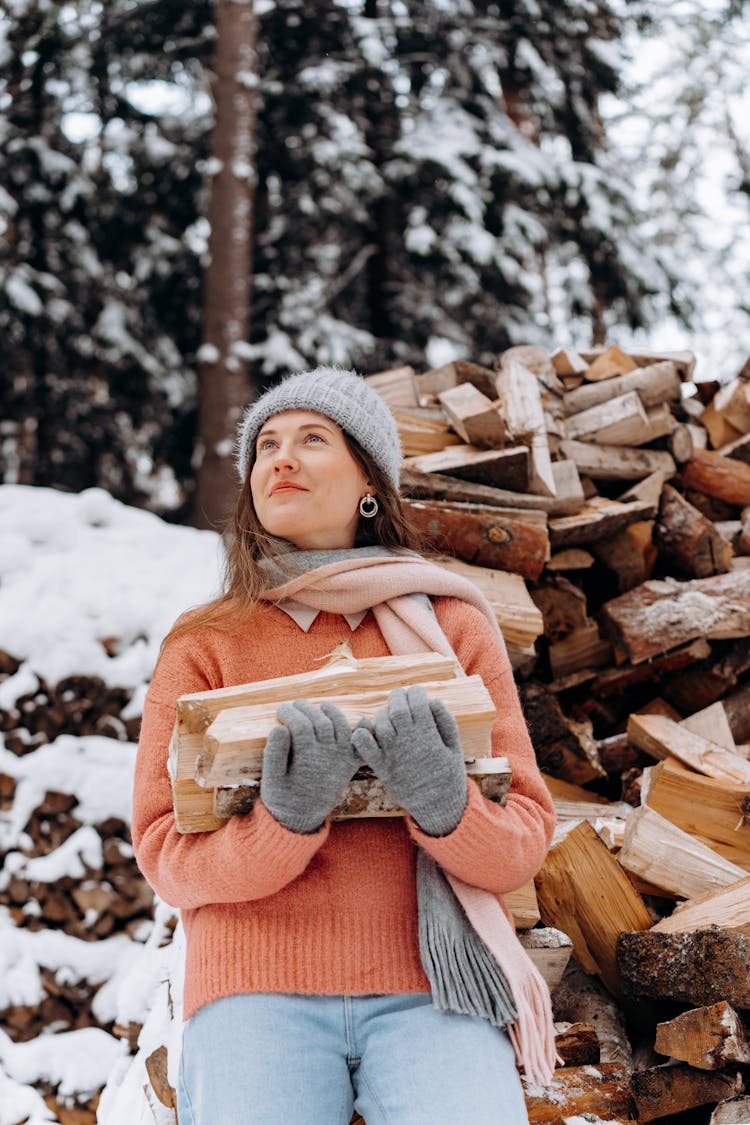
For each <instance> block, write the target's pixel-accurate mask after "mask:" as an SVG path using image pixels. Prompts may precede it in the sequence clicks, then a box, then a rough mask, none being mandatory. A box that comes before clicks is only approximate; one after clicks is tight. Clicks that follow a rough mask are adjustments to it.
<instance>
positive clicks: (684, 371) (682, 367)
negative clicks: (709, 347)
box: [581, 345, 695, 380]
mask: <svg viewBox="0 0 750 1125" xmlns="http://www.w3.org/2000/svg"><path fill="white" fill-rule="evenodd" d="M608 350H609V349H608V347H607V346H606V345H605V346H600V347H597V348H590V349H589V350H588V351H582V352H581V357H582V358H583V359H584V360H585V361H586V362H587V363H589V364H592V363H594V361H595V360H597V359H599V357H600V356H602V355H604V354H605V353H606V352H607V351H608ZM628 358H629V359H631V360H632V361H633V363H634V364H635V365H636V366H637V367H650V366H651V364H653V363H663V362H664V361H665V360H669V361H670V362H671V363H674V364H675V365H676V367H677V371H678V373H679V375H680V377H681V378H682V379H685V380H689V379H690V378H691V376H692V374H693V371H694V370H695V353H694V352H691V351H687V350H684V351H665V352H654V351H652V352H635V351H633V352H628Z"/></svg>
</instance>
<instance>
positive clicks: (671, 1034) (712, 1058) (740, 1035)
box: [654, 1000, 750, 1070]
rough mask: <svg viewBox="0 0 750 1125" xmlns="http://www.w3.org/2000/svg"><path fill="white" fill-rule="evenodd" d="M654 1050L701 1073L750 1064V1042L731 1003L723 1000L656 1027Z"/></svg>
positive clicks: (684, 1013)
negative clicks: (729, 1065) (735, 1064)
mask: <svg viewBox="0 0 750 1125" xmlns="http://www.w3.org/2000/svg"><path fill="white" fill-rule="evenodd" d="M654 1050H656V1051H658V1053H659V1054H660V1055H666V1056H667V1057H668V1058H673V1059H679V1060H680V1061H681V1062H686V1063H688V1065H689V1066H694V1067H697V1068H698V1069H699V1070H721V1068H722V1067H724V1066H726V1065H727V1063H750V1041H749V1040H748V1037H747V1033H746V1032H745V1029H744V1027H743V1026H742V1023H741V1022H740V1018H739V1016H738V1015H737V1013H736V1012H735V1010H734V1008H733V1007H732V1006H731V1004H727V1002H726V1001H725V1000H720V1001H719V1003H718V1004H710V1005H708V1006H707V1007H703V1008H691V1009H690V1010H689V1011H687V1012H683V1013H682V1014H681V1015H679V1016H676V1017H675V1018H674V1019H672V1020H665V1021H664V1022H663V1023H659V1024H657V1025H656V1040H655V1043H654Z"/></svg>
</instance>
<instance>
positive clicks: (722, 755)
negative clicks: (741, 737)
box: [628, 714, 750, 786]
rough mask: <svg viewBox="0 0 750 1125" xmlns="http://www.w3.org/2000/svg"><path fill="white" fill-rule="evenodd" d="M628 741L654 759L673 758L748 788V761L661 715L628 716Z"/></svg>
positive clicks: (696, 769) (749, 782)
mask: <svg viewBox="0 0 750 1125" xmlns="http://www.w3.org/2000/svg"><path fill="white" fill-rule="evenodd" d="M628 740H629V741H630V742H632V743H633V745H634V746H637V747H638V749H639V750H643V751H645V752H646V753H647V754H650V755H651V757H653V758H657V759H659V760H661V759H662V758H676V759H677V761H679V762H682V763H683V765H686V766H689V767H690V768H691V769H693V770H695V771H696V772H697V773H703V774H706V775H707V776H708V777H714V778H716V779H717V780H718V781H727V782H729V783H730V784H731V785H745V786H750V762H748V761H747V759H746V758H743V757H742V756H741V755H739V754H737V753H735V752H733V751H731V750H727V749H726V748H725V747H724V746H720V745H719V743H717V742H713V741H712V740H710V739H707V738H704V737H702V735H700V734H695V733H693V732H692V731H690V730H688V729H687V728H686V727H684V726H682V724H680V723H676V722H674V720H673V719H669V718H667V717H666V716H664V715H643V714H640V715H638V714H632V715H630V717H629V719H628Z"/></svg>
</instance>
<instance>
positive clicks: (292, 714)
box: [260, 699, 362, 833]
mask: <svg viewBox="0 0 750 1125" xmlns="http://www.w3.org/2000/svg"><path fill="white" fill-rule="evenodd" d="M276 717H277V718H278V720H279V722H280V723H283V724H284V725H283V726H277V727H274V728H273V730H272V731H271V733H270V734H269V736H268V740H267V742H266V745H265V749H264V751H263V774H262V777H261V780H260V795H261V798H262V800H263V804H264V805H265V806H266V808H267V809H268V811H269V812H270V813H271V815H272V816H273V817H275V818H276V820H278V821H279V823H280V824H283V825H284V827H285V828H288V829H290V831H292V832H300V833H306V832H317V830H318V829H319V828H320V827H321V825H322V824H323V822H324V820H325V819H326V817H327V816H328V814H329V813H330V812H331V810H332V809H333V807H334V805H335V804H336V802H337V800H338V798H339V796H340V794H341V791H342V789H343V788H344V786H345V785H346V784H347V782H349V781H351V779H352V777H353V776H354V774H355V773H356V772H357V769H358V768H359V766H361V765H362V763H361V761H360V760H359V758H358V757H357V755H356V754H355V752H354V750H353V748H352V732H351V728H350V727H349V722H348V720H347V719H346V717H345V716H344V715H343V714H342V712H341V711H339V709H338V707H336V706H335V705H334V704H333V703H329V702H324V703H322V704H321V705H320V707H316V706H315V705H314V704H312V703H309V702H308V701H307V700H306V699H295V701H294V703H282V705H281V706H280V707H279V709H278V711H277V712H276Z"/></svg>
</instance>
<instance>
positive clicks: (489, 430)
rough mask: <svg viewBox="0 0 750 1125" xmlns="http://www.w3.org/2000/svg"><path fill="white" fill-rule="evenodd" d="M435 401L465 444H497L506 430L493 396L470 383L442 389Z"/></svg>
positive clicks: (503, 438) (491, 446) (501, 441)
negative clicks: (438, 403)
mask: <svg viewBox="0 0 750 1125" xmlns="http://www.w3.org/2000/svg"><path fill="white" fill-rule="evenodd" d="M438 401H439V402H440V405H441V406H442V408H443V411H444V413H445V416H446V418H447V419H448V421H449V422H450V424H451V426H452V427H453V429H454V430H455V431H456V433H457V434H458V435H459V437H462V438H463V440H464V441H465V442H466V443H467V444H468V445H478V446H487V447H489V448H491V449H492V448H499V447H500V446H503V445H505V443H506V441H507V438H508V431H507V429H506V426H505V422H504V421H503V417H502V415H501V414H500V412H499V410H498V409H497V406H496V405H495V403H494V401H493V399H490V398H488V397H487V395H484V394H482V392H481V391H478V390H477V388H476V387H475V386H473V384H471V383H460V384H459V385H458V386H457V387H449V388H448V390H446V391H441V392H440V394H439V395H438Z"/></svg>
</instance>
